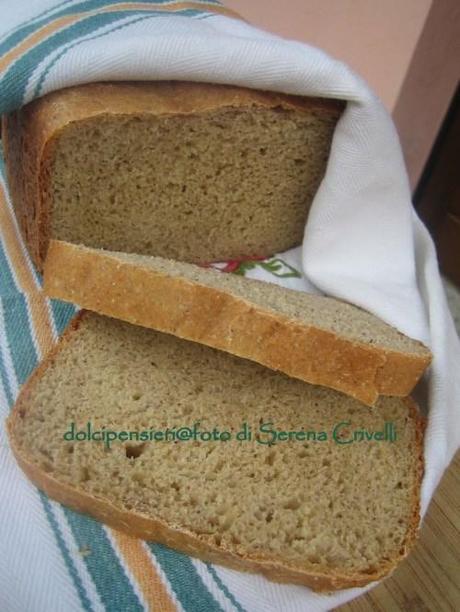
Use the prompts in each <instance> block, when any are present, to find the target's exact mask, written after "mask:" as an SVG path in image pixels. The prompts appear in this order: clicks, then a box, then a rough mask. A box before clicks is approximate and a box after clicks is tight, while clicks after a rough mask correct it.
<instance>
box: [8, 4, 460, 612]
mask: <svg viewBox="0 0 460 612" xmlns="http://www.w3.org/2000/svg"><path fill="white" fill-rule="evenodd" d="M0 9H1V10H0V13H1V15H2V18H1V22H0V113H5V112H8V111H10V110H13V109H15V108H17V107H19V106H21V105H23V104H25V103H27V102H28V101H30V100H32V99H34V98H36V97H38V96H41V95H44V94H46V93H47V92H49V91H53V90H55V89H59V88H62V87H66V86H69V85H74V84H78V83H83V82H88V81H101V80H104V81H107V80H159V79H183V80H192V81H207V82H219V83H229V84H235V85H244V86H248V87H255V88H260V89H269V90H274V91H284V92H287V93H293V94H301V95H315V96H324V97H335V98H341V99H344V100H346V101H347V108H346V110H345V112H344V114H343V116H342V118H341V120H340V122H339V124H338V126H337V129H336V133H335V136H334V140H333V145H332V151H331V157H330V161H329V164H328V168H327V172H326V176H325V178H324V180H323V182H322V184H321V187H320V189H319V191H318V194H317V196H316V198H315V201H314V203H313V207H312V209H311V213H310V216H309V221H308V224H307V227H306V232H305V239H304V243H303V246H302V248H299V249H294V250H293V251H290V252H288V253H286V254H282V255H281V256H279V257H275V258H274V259H272V260H271V261H269V262H265V263H264V262H253V263H250V264H246V265H244V266H242V267H240V270H239V271H240V272H244V271H246V273H247V275H248V276H254V277H258V278H270V279H271V280H275V281H276V282H279V283H280V284H283V285H286V286H295V287H296V288H298V289H304V290H317V291H323V292H325V293H328V294H331V295H334V296H337V297H340V298H343V299H346V300H348V301H350V302H354V303H356V304H358V305H361V306H363V307H365V308H367V309H368V310H370V311H372V312H374V313H375V314H377V315H379V316H381V317H382V318H383V319H385V320H386V321H388V322H389V323H392V324H393V325H395V326H397V327H398V328H400V329H401V331H403V332H405V333H407V334H409V335H411V336H414V337H417V338H419V339H421V340H423V341H425V342H426V343H428V344H429V345H430V346H431V348H432V351H433V353H434V361H433V365H432V367H431V370H430V373H429V376H428V378H427V381H426V382H427V394H426V395H427V399H426V406H425V408H426V409H427V411H428V414H429V421H428V429H427V434H426V444H425V460H426V472H425V477H424V481H423V490H422V510H423V512H425V511H426V508H427V506H428V503H429V500H430V498H431V496H432V494H433V491H434V489H435V487H436V484H437V483H438V481H439V479H440V477H441V475H442V473H443V470H444V469H445V468H446V466H447V465H448V463H449V461H450V459H451V457H452V455H453V453H454V451H455V450H456V448H457V447H458V444H459V439H460V415H459V413H458V410H457V406H458V402H459V399H460V380H459V378H458V372H459V371H460V345H459V341H458V337H457V335H456V332H455V328H454V325H453V322H452V319H451V316H450V314H449V311H448V308H447V305H446V300H445V296H444V293H443V289H442V284H441V279H440V276H439V271H438V268H437V262H436V255H435V251H434V247H433V244H432V242H431V239H430V238H429V236H428V233H427V231H426V230H425V228H424V227H423V225H422V224H421V222H420V221H419V220H418V218H417V217H416V215H415V213H414V212H413V210H412V207H411V202H410V191H409V187H408V181H407V177H406V173H405V169H404V163H403V159H402V154H401V150H400V147H399V143H398V138H397V135H396V133H395V130H394V126H393V124H392V122H391V119H390V118H389V116H388V114H387V113H386V111H385V109H384V108H383V106H382V105H381V103H380V102H379V100H378V99H377V98H376V97H375V96H374V95H373V94H372V92H370V91H369V89H368V88H367V86H366V84H365V83H363V82H362V80H361V79H360V78H359V77H358V76H356V75H355V74H353V73H352V71H350V70H349V68H347V67H346V66H345V65H343V64H342V63H340V62H338V61H335V60H333V59H331V58H330V57H328V56H327V55H325V54H324V53H322V52H321V51H319V50H317V49H314V48H312V47H309V46H307V45H304V44H301V43H297V42H293V41H285V40H282V39H280V38H278V37H276V36H273V35H270V34H267V33H265V32H261V31H259V30H257V29H255V28H253V27H251V26H250V25H248V24H247V23H245V22H244V20H242V19H240V18H238V16H236V15H234V14H233V13H232V12H231V11H229V10H228V9H227V8H225V7H224V6H223V5H221V4H220V3H219V2H216V1H213V0H208V1H204V0H194V1H190V2H188V1H175V0H156V1H144V2H135V1H134V0H126V1H124V2H115V1H113V0H65V1H63V0H60V1H59V0H28V1H27V2H19V1H17V0H11V1H10V0H3V1H2V2H1V3H0ZM0 171H1V173H0V174H1V176H0V232H1V236H0V237H1V245H0V247H1V248H0V376H1V381H0V410H1V429H0V442H1V444H0V462H1V467H2V469H1V471H0V489H1V491H2V501H3V503H2V504H1V506H0V547H1V550H0V553H1V554H0V610H1V611H6V612H26V611H27V612H30V611H32V612H35V611H37V612H41V611H43V612H45V611H46V612H53V611H56V612H57V611H67V610H70V611H73V610H75V611H76V610H110V611H120V612H125V611H131V610H143V609H146V610H148V609H151V610H166V611H169V610H185V611H186V612H188V611H192V612H193V611H203V612H207V611H214V610H232V611H235V610H238V611H241V610H247V611H248V612H259V611H260V612H270V611H278V610H280V611H282V612H294V611H308V612H315V611H317V610H327V609H331V608H333V607H334V606H336V605H338V604H340V603H343V602H345V601H347V600H349V599H351V598H353V597H355V596H356V595H357V594H359V593H361V592H363V591H362V590H360V589H352V590H347V591H343V592H341V593H336V594H334V595H331V596H321V595H316V594H314V593H312V592H310V591H309V590H308V589H306V588H302V587H297V586H289V585H277V584H274V583H271V582H268V581H267V580H265V579H264V578H262V577H261V576H258V575H249V574H243V573H239V572H236V571H232V570H228V569H224V568H221V567H219V566H213V565H210V564H206V563H202V562H200V561H197V560H195V559H191V558H189V557H187V556H184V555H181V554H179V553H176V552H174V551H171V550H169V549H167V548H165V547H162V546H159V545H155V544H149V543H145V542H142V541H139V540H135V539H133V538H129V537H128V536H125V535H122V534H120V533H118V532H116V531H114V530H112V529H109V528H107V527H104V526H102V525H101V524H99V523H97V522H95V521H93V520H91V519H89V518H86V517H83V516H81V515H79V514H76V513H74V512H72V511H70V510H68V509H66V508H64V507H63V506H61V505H59V504H57V503H55V502H53V501H51V500H49V499H48V498H47V497H46V496H45V495H43V494H41V493H39V492H38V491H37V490H36V489H35V488H34V487H33V486H32V485H31V484H30V483H29V482H28V481H27V480H26V479H25V478H24V477H23V475H22V473H21V472H20V471H19V469H18V468H17V466H16V464H15V462H14V460H13V458H12V455H11V453H10V451H9V448H8V442H7V439H6V435H5V431H4V427H3V421H4V418H5V416H6V414H7V413H8V411H9V409H10V407H11V405H12V403H13V402H14V399H15V397H16V395H17V392H18V389H19V387H20V386H21V385H22V384H23V383H24V381H25V380H26V378H27V377H28V375H29V374H30V373H31V371H32V370H33V369H34V367H35V366H36V364H37V363H38V362H39V361H40V359H42V358H43V356H44V355H45V354H46V352H47V351H48V350H49V348H50V347H51V346H52V344H53V343H54V342H55V341H56V339H57V337H58V336H59V334H60V333H61V332H62V330H63V329H64V328H65V326H66V324H67V322H68V321H69V318H70V317H71V316H72V315H73V313H74V309H73V307H71V306H68V305H64V304H62V303H58V302H54V301H50V300H48V299H46V298H45V297H44V295H43V293H42V292H41V287H40V278H39V277H38V275H37V274H36V272H35V270H34V268H33V266H32V264H31V262H30V260H29V258H28V255H27V252H26V250H25V248H24V245H23V244H22V242H21V240H20V237H19V234H18V229H17V226H16V223H15V219H14V215H13V212H12V208H11V202H10V200H9V196H8V191H7V186H6V182H5V174H4V167H3V162H0ZM234 267H235V264H230V265H229V266H228V269H229V270H232V269H233V268H234Z"/></svg>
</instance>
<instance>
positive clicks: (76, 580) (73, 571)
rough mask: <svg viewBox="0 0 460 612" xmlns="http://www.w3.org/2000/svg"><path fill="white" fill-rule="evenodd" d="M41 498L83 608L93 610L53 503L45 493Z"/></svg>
mask: <svg viewBox="0 0 460 612" xmlns="http://www.w3.org/2000/svg"><path fill="white" fill-rule="evenodd" d="M40 498H41V501H42V504H43V508H44V510H45V514H46V518H47V519H48V521H49V524H50V525H51V528H52V530H53V532H54V535H55V537H56V542H57V545H58V547H59V550H60V551H61V554H62V557H63V559H64V562H65V564H66V567H67V570H68V572H69V574H70V576H71V578H72V580H73V583H74V585H75V588H76V590H77V593H78V596H79V598H80V602H81V605H82V608H83V609H84V610H91V611H92V610H93V607H92V606H91V602H90V600H89V599H88V596H87V594H86V590H85V588H84V586H83V584H82V581H81V579H80V576H79V575H78V572H77V570H76V568H75V564H74V562H73V561H72V557H71V555H70V554H69V551H68V550H67V547H66V545H65V542H64V540H63V538H62V535H61V532H60V530H59V526H58V524H57V522H56V519H55V518H54V516H53V513H52V510H51V504H50V501H49V499H48V498H47V496H46V495H45V494H44V493H40Z"/></svg>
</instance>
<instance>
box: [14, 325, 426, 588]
mask: <svg viewBox="0 0 460 612" xmlns="http://www.w3.org/2000/svg"><path fill="white" fill-rule="evenodd" d="M72 423H74V428H75V432H78V431H86V432H87V431H88V427H90V428H91V430H92V432H93V433H94V432H95V431H96V430H99V431H102V430H103V429H104V428H105V431H106V432H107V431H108V430H111V431H115V432H122V431H124V432H126V434H125V436H123V437H124V441H116V442H113V441H112V443H111V445H110V447H107V446H106V445H105V443H104V441H99V442H98V441H86V442H85V441H81V440H80V441H75V440H74V441H70V440H65V439H64V434H65V433H66V432H68V435H67V437H68V438H70V437H71V435H70V431H71V424H72ZM88 423H89V424H90V425H88ZM244 423H247V425H248V427H249V428H250V431H251V434H252V438H251V440H245V441H244V440H239V441H238V440H237V439H236V436H237V434H238V432H240V431H242V430H243V424H244ZM195 424H197V432H201V434H200V435H198V434H197V437H196V440H193V439H192V440H188V441H186V440H184V439H183V437H184V434H183V433H182V434H179V433H177V432H178V431H179V430H181V429H182V432H183V431H185V430H184V429H183V428H184V427H188V428H190V430H191V431H192V430H193V428H194V426H195ZM168 428H169V430H170V432H171V431H173V430H175V431H176V433H177V437H176V441H173V439H172V438H171V435H172V434H171V433H170V434H169V435H170V438H169V440H167V441H159V440H155V439H153V440H152V441H145V440H144V441H142V440H143V439H142V438H140V437H139V438H138V439H136V438H135V436H134V435H133V434H132V433H131V434H130V432H137V434H138V436H140V432H142V431H146V432H150V431H153V430H154V431H156V432H163V435H165V436H167V435H168V434H167V433H166V430H167V429H168ZM334 428H337V429H336V433H337V436H336V437H337V440H338V441H339V442H342V444H340V443H338V442H337V441H334V440H333V438H332V432H333V430H334ZM214 429H216V430H218V433H219V435H222V433H223V432H228V433H229V434H231V438H230V439H227V441H222V440H219V441H218V440H215V441H213V440H208V441H206V440H205V439H204V438H205V437H206V436H203V437H201V436H202V433H203V432H212V431H213V430H214ZM422 429H423V424H422V420H421V417H420V416H419V413H418V411H417V408H416V407H415V405H414V404H413V402H412V401H411V400H409V399H404V400H402V399H397V398H382V399H380V400H379V402H378V404H377V406H376V408H375V410H372V411H371V410H368V409H367V408H366V407H364V406H362V405H361V404H360V403H358V402H356V401H355V400H353V399H351V398H349V397H347V396H345V395H343V394H341V393H337V392H335V391H332V390H328V389H325V388H322V387H315V386H312V385H309V384H307V383H304V382H302V381H298V380H294V379H291V378H288V377H287V376H285V375H283V374H279V373H277V372H274V371H272V370H269V369H267V368H264V367H262V366H259V365H258V364H255V363H252V362H250V361H246V360H243V359H239V358H237V357H234V356H232V355H228V354H226V353H224V352H222V351H216V350H215V349H211V348H209V347H206V346H203V345H200V344H197V343H193V342H188V341H185V340H180V339H179V338H176V337H174V336H171V335H167V334H162V333H159V332H155V331H152V330H146V329H143V328H141V327H137V326H133V325H130V324H128V323H123V322H121V321H117V320H115V319H109V318H105V317H101V316H99V315H95V314H90V315H89V316H85V317H83V318H81V317H80V318H77V319H76V320H75V321H74V322H73V324H72V325H71V327H70V329H69V330H68V331H67V332H66V334H65V336H64V338H63V339H62V340H61V342H60V344H59V345H58V347H57V349H56V350H55V352H54V353H53V354H52V355H51V356H50V357H49V358H48V359H47V360H46V361H45V362H44V363H43V364H42V365H41V366H40V367H39V368H38V370H37V371H36V372H35V374H34V375H33V377H32V378H31V379H30V380H29V382H28V383H27V384H26V386H25V387H24V388H23V389H22V391H21V394H20V397H19V399H18V401H17V403H16V406H15V408H14V410H13V413H12V415H11V416H10V417H9V419H8V433H9V439H10V443H11V447H12V449H13V452H14V454H15V456H16V458H17V460H18V462H19V464H20V466H21V467H22V469H23V470H24V471H25V472H26V473H27V474H28V476H29V477H30V478H31V479H32V481H33V482H35V483H36V484H37V485H38V486H39V487H40V488H41V489H43V490H44V491H45V492H46V493H48V494H49V495H50V496H51V497H53V498H55V499H57V500H58V501H61V502H62V503H64V504H67V505H69V506H71V507H73V508H75V509H77V510H79V511H81V512H87V513H89V514H91V515H93V516H94V517H96V518H98V519H100V520H101V521H104V522H106V523H107V524H109V525H112V526H113V527H115V528H116V529H120V530H123V531H126V532H127V533H129V534H132V535H135V536H139V537H141V538H145V539H152V540H156V541H159V542H162V543H164V544H166V545H168V546H171V547H173V548H177V549H178V550H181V551H184V552H187V553H189V554H191V555H194V556H197V557H200V558H202V559H205V560H207V561H211V562H215V563H221V564H224V565H228V566H230V567H234V568H237V569H241V570H248V571H254V572H262V573H263V574H265V575H266V576H267V577H268V578H270V579H273V580H276V581H282V582H292V583H299V584H304V585H308V586H310V587H312V588H313V589H316V590H324V589H340V588H345V587H352V586H361V585H365V584H367V583H368V582H371V581H373V580H377V579H379V578H381V577H382V576H384V575H385V574H386V573H388V572H389V571H390V570H391V569H392V568H394V566H395V565H396V563H397V562H398V561H399V560H400V559H402V558H403V557H404V556H405V555H406V554H407V552H408V550H409V548H410V546H411V545H412V543H413V540H414V536H415V534H416V529H417V526H418V521H419V501H418V500H419V487H420V480H421V475H422ZM269 430H271V431H274V432H278V433H277V434H276V437H277V441H275V442H274V443H273V444H268V442H269V441H273V435H274V434H271V433H268V431H269ZM247 431H249V429H248V430H247ZM279 432H284V434H282V435H281V434H280V433H279ZM289 432H296V433H289ZM302 432H303V439H302ZM308 432H310V433H308ZM321 432H325V434H326V435H327V439H326V440H324V439H321V437H322V436H321ZM353 432H368V434H369V435H370V434H372V433H373V435H374V436H375V435H376V433H375V432H382V433H380V434H377V437H380V440H379V439H373V440H372V441H369V440H367V441H355V442H352V443H345V444H344V443H343V442H349V441H350V440H352V439H353V436H354V435H356V436H357V439H361V438H362V437H363V436H364V435H365V434H354V433H353ZM130 435H131V439H129V436H130ZM148 435H149V436H150V433H149V434H148ZM127 436H128V437H127ZM79 437H81V434H80V435H79ZM314 437H316V441H315V440H314V439H313V438H314ZM180 438H182V441H178V440H179V439H180ZM382 438H384V439H382ZM385 438H386V439H385ZM394 438H396V439H395V440H394Z"/></svg>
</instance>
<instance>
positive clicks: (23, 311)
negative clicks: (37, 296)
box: [2, 293, 38, 385]
mask: <svg viewBox="0 0 460 612" xmlns="http://www.w3.org/2000/svg"><path fill="white" fill-rule="evenodd" d="M2 305H3V317H4V320H5V331H6V337H7V340H8V346H9V347H10V352H11V358H12V361H13V366H14V370H15V373H16V377H17V379H18V383H19V384H20V385H23V384H24V383H25V382H26V380H27V379H28V377H29V376H30V374H32V372H33V370H34V368H35V366H36V365H37V361H38V359H37V357H38V356H37V352H36V350H35V346H34V344H33V341H32V335H31V329H30V322H29V316H28V313H27V304H26V298H25V296H24V295H23V294H20V293H19V294H18V295H17V296H16V297H8V298H5V299H3V300H2Z"/></svg>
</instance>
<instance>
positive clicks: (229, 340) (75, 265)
mask: <svg viewBox="0 0 460 612" xmlns="http://www.w3.org/2000/svg"><path fill="white" fill-rule="evenodd" d="M44 289H45V292H46V293H47V294H48V295H49V296H50V297H53V298H58V299H62V300H66V301H69V302H74V303H76V304H79V305H80V306H82V307H84V308H86V309H89V310H93V311H96V312H98V313H100V314H104V315H108V316H112V317H116V318H119V319H123V320H125V321H128V322H130V323H134V324H137V325H142V326H144V327H150V328H153V329H157V330H160V331H163V332H167V333H171V334H174V335H176V336H179V337H181V338H185V339H188V340H194V341H196V342H201V343H203V344H207V345H208V346H212V347H214V348H218V349H221V350H225V351H228V352H230V353H233V354H234V355H238V356H240V357H245V358H247V359H251V360H253V361H257V362H258V363H261V364H263V365H265V366H268V367H270V368H272V369H275V370H280V371H282V372H285V373H286V374H289V375H290V376H293V377H296V378H300V379H301V380H304V381H306V382H310V383H313V384H319V385H325V386H328V387H331V388H333V389H337V390H339V391H342V392H344V393H347V394H348V395H351V396H353V397H355V398H356V399H359V400H360V401H362V402H364V403H367V404H369V405H373V404H374V403H375V402H376V400H377V397H378V395H379V394H382V395H395V396H400V397H404V396H406V395H408V394H409V393H410V392H411V390H412V389H413V387H414V385H415V384H416V382H417V380H418V379H419V378H420V376H421V375H422V373H423V371H424V370H425V368H426V367H427V366H428V364H429V363H430V359H431V354H430V351H429V350H428V349H427V348H426V347H424V346H423V345H422V344H421V343H420V342H417V341H416V340H412V339H411V338H408V337H407V336H404V335H403V334H401V333H399V332H398V331H397V330H396V329H394V328H393V327H391V326H390V325H387V324H386V323H384V322H383V321H381V320H380V319H379V318H377V317H376V316H374V315H372V314H370V313H368V312H366V311H364V310H362V309H360V308H358V307H356V306H353V305H352V304H348V303H346V302H342V301H339V300H336V299H333V298H328V297H321V296H317V295H311V294H307V293H304V292H299V291H293V290H289V289H285V288H283V287H280V286H278V285H275V284H273V283H267V282H262V281H256V280H250V279H246V278H242V277H240V276H237V275H233V274H224V273H222V272H220V271H218V270H215V269H211V268H209V269H207V268H200V267H199V266H196V265H193V264H188V263H180V262H176V261H171V260H167V259H163V258H160V257H149V256H140V255H133V254H125V253H114V252H108V251H102V250H97V249H91V248H88V247H83V246H78V245H74V244H70V243H65V242H60V241H51V243H50V248H49V251H48V257H47V260H46V265H45V273H44Z"/></svg>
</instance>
